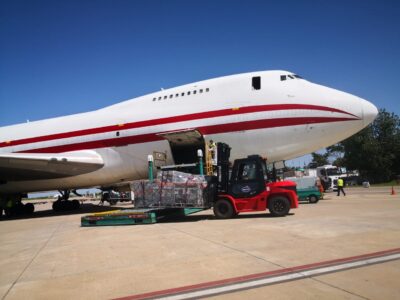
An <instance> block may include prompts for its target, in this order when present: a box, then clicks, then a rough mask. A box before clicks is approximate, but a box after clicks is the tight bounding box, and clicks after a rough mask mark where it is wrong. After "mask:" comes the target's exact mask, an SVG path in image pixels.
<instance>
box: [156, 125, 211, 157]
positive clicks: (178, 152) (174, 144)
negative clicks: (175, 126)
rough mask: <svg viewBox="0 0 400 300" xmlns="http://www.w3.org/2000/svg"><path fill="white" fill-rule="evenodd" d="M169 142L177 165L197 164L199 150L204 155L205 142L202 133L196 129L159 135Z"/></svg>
mask: <svg viewBox="0 0 400 300" xmlns="http://www.w3.org/2000/svg"><path fill="white" fill-rule="evenodd" d="M159 135H160V136H162V137H163V138H165V139H166V140H168V142H169V144H170V147H171V153H172V156H173V159H174V162H175V164H176V165H180V164H190V163H197V162H198V161H199V159H198V157H197V150H198V149H201V150H202V151H203V153H204V149H205V141H204V138H203V136H202V134H201V133H200V132H198V131H197V130H194V129H190V130H182V131H174V132H168V133H161V134H159Z"/></svg>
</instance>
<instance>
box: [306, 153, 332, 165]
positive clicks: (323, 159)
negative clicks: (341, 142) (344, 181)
mask: <svg viewBox="0 0 400 300" xmlns="http://www.w3.org/2000/svg"><path fill="white" fill-rule="evenodd" d="M311 156H312V160H311V162H310V163H309V164H308V167H309V168H316V167H320V166H323V165H328V164H329V161H328V158H329V153H328V152H326V153H324V154H318V153H316V152H313V153H311Z"/></svg>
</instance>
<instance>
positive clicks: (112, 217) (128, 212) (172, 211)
mask: <svg viewBox="0 0 400 300" xmlns="http://www.w3.org/2000/svg"><path fill="white" fill-rule="evenodd" d="M204 209H205V208H196V207H185V208H143V209H124V210H114V211H106V212H101V213H94V214H91V215H87V216H83V217H82V218H81V226H82V227H90V226H115V225H139V224H154V223H157V222H159V221H162V220H168V219H173V218H180V217H185V216H187V215H190V214H193V213H196V212H199V211H202V210H204Z"/></svg>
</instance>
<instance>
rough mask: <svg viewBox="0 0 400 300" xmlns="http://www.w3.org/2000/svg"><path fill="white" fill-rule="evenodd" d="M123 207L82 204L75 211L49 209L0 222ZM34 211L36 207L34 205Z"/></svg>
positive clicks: (0, 218)
mask: <svg viewBox="0 0 400 300" xmlns="http://www.w3.org/2000/svg"><path fill="white" fill-rule="evenodd" d="M123 208H124V207H119V206H101V205H97V204H94V203H83V204H81V207H80V208H79V209H77V210H69V211H62V212H55V211H53V210H52V209H51V208H50V209H46V210H40V211H35V212H34V213H33V214H32V215H19V216H14V217H5V216H4V215H3V216H2V217H0V222H5V221H12V220H20V219H36V218H47V217H59V216H66V215H80V214H91V213H97V212H105V211H112V210H119V209H123ZM35 209H36V205H35Z"/></svg>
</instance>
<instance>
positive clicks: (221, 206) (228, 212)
mask: <svg viewBox="0 0 400 300" xmlns="http://www.w3.org/2000/svg"><path fill="white" fill-rule="evenodd" d="M214 215H215V216H216V217H217V219H229V218H232V217H233V216H235V215H236V214H235V210H234V209H233V206H232V203H231V202H230V201H229V200H226V199H219V200H217V202H215V204H214Z"/></svg>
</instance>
